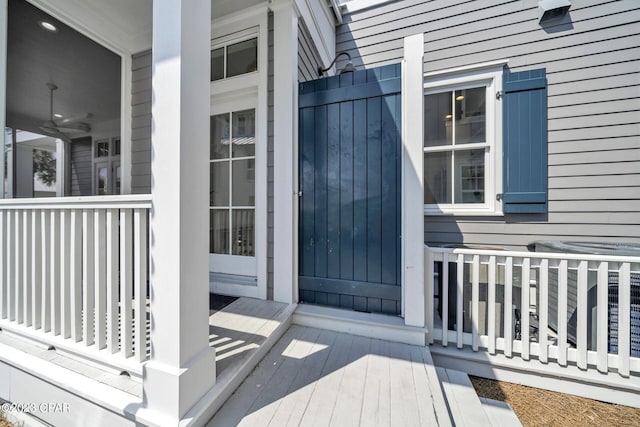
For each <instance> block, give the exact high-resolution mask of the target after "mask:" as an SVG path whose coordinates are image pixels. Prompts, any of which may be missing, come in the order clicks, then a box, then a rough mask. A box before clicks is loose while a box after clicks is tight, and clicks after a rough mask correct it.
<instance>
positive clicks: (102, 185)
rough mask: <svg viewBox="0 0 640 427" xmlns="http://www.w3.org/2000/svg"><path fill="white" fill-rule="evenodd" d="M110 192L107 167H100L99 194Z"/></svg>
mask: <svg viewBox="0 0 640 427" xmlns="http://www.w3.org/2000/svg"><path fill="white" fill-rule="evenodd" d="M104 194H109V187H108V185H107V168H106V167H101V168H98V195H104Z"/></svg>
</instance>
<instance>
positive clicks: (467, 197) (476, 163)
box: [424, 86, 489, 205]
mask: <svg viewBox="0 0 640 427" xmlns="http://www.w3.org/2000/svg"><path fill="white" fill-rule="evenodd" d="M485 97H486V87H485V86H479V87H472V88H464V89H459V90H450V91H444V92H439V93H432V94H427V95H425V97H424V181H425V185H424V203H425V204H427V205H436V204H437V205H442V204H451V205H457V204H482V203H485V201H486V197H485V182H486V179H485V178H486V177H485V171H486V170H487V167H486V164H485V162H486V155H485V154H486V153H487V152H488V150H489V142H488V141H487V137H486V127H487V118H486V99H485Z"/></svg>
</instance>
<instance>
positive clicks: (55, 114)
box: [53, 113, 62, 119]
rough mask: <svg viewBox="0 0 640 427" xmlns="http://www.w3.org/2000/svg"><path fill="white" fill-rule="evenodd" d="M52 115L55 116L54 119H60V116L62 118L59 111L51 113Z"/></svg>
mask: <svg viewBox="0 0 640 427" xmlns="http://www.w3.org/2000/svg"><path fill="white" fill-rule="evenodd" d="M53 117H55V118H56V119H61V118H62V114H60V113H53Z"/></svg>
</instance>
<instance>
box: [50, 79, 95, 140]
mask: <svg viewBox="0 0 640 427" xmlns="http://www.w3.org/2000/svg"><path fill="white" fill-rule="evenodd" d="M47 87H48V88H49V120H47V121H46V122H44V123H42V125H40V130H41V131H43V132H45V133H46V134H47V135H51V136H53V137H56V138H60V139H62V140H64V141H66V142H70V141H71V139H70V138H69V136H67V135H66V134H65V132H74V131H81V132H89V131H91V126H89V124H88V123H84V122H82V121H81V120H84V119H88V118H89V117H91V114H90V113H82V114H68V115H66V116H62V117H60V118H59V119H56V118H55V117H54V115H53V92H54V91H55V90H57V89H58V86H56V85H55V84H53V83H47Z"/></svg>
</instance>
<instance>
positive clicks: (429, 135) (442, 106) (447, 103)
mask: <svg viewBox="0 0 640 427" xmlns="http://www.w3.org/2000/svg"><path fill="white" fill-rule="evenodd" d="M452 117H453V116H452V112H451V92H444V93H436V94H433V95H426V96H425V97H424V146H425V147H433V146H437V145H451V137H452V135H451V123H453V120H452Z"/></svg>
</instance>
